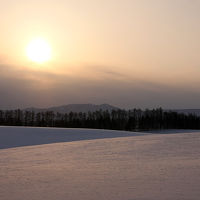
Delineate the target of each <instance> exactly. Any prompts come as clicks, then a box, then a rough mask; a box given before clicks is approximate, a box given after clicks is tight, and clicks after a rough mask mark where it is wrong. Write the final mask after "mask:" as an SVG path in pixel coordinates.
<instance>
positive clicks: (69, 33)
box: [0, 0, 200, 108]
mask: <svg viewBox="0 0 200 200" xmlns="http://www.w3.org/2000/svg"><path fill="white" fill-rule="evenodd" d="M199 11H200V0H117V1H116V0H77V1H76V0H73V1H72V0H65V1H64V0H48V1H47V0H43V1H41V0H40V1H39V0H7V1H3V0H0V19H1V20H0V27H1V29H0V30H1V31H0V94H1V101H0V107H1V108H11V107H12V108H15V107H27V106H39V107H47V106H51V105H60V104H68V103H110V104H114V105H116V106H120V107H123V108H130V107H142V108H144V107H158V106H162V107H165V108H199V107H200V89H199V83H200V79H199V75H200V56H199V52H200V39H199V36H200V12H199ZM37 37H42V38H44V39H45V40H46V41H48V43H49V44H50V45H51V48H52V58H51V60H49V61H48V62H45V63H43V64H37V63H34V62H32V61H31V60H29V59H28V57H27V55H26V48H27V45H28V44H29V43H30V41H31V40H33V39H34V38H37Z"/></svg>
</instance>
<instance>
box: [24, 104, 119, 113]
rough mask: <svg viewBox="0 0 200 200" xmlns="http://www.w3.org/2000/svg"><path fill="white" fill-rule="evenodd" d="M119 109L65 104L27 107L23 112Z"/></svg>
mask: <svg viewBox="0 0 200 200" xmlns="http://www.w3.org/2000/svg"><path fill="white" fill-rule="evenodd" d="M119 109H120V108H118V107H115V106H112V105H109V104H99V105H97V104H67V105H62V106H52V107H48V108H37V107H29V108H25V109H23V110H25V111H34V112H46V111H53V112H59V113H69V112H89V111H90V112H94V111H97V110H103V111H105V110H108V111H111V110H119Z"/></svg>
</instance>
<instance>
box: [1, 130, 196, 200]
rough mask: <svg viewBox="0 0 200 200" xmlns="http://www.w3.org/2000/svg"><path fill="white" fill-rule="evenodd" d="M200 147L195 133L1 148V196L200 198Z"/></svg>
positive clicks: (37, 199)
mask: <svg viewBox="0 0 200 200" xmlns="http://www.w3.org/2000/svg"><path fill="white" fill-rule="evenodd" d="M44 130H45V129H44ZM4 131H6V130H5V129H4ZM29 131H30V132H32V133H31V134H33V130H31V129H26V133H27V134H28V135H29V134H30V133H29ZM48 131H50V129H47V130H46V134H47V132H48ZM79 131H80V130H79ZM102 131H103V130H102ZM16 132H18V133H19V132H20V131H16ZM50 132H51V131H50ZM187 132H188V131H187ZM84 133H85V134H87V130H85V132H84ZM93 133H94V134H96V135H98V134H100V133H98V131H97V132H95V130H94V132H93ZM24 134H25V132H24ZM37 134H39V133H37ZM40 134H42V132H40ZM82 134H83V132H82ZM49 135H50V136H51V137H55V135H52V134H51V133H49ZM9 137H12V134H9ZM8 139H9V138H8ZM26 139H27V138H26ZM46 139H48V137H47V138H46ZM0 141H1V135H0ZM199 146H200V133H199V132H193V133H179V134H173V133H172V134H148V135H143V136H136V137H135V136H130V137H117V138H104V139H93V140H81V141H80V140H79V141H73V142H63V143H52V144H43V145H36V146H26V147H18V148H9V149H0V185H1V187H0V199H3V200H18V199H20V200H27V199H29V200H43V199H48V200H57V199H59V200H66V199H70V200H80V199H82V200H102V199H105V200H122V199H123V200H132V199H136V200H155V199H159V200H175V199H181V200H188V199H190V200H199V196H200V190H199V184H200V176H199V174H200V148H199Z"/></svg>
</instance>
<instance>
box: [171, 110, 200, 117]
mask: <svg viewBox="0 0 200 200" xmlns="http://www.w3.org/2000/svg"><path fill="white" fill-rule="evenodd" d="M167 111H173V112H177V113H183V114H185V115H189V114H194V115H196V116H200V109H172V110H167Z"/></svg>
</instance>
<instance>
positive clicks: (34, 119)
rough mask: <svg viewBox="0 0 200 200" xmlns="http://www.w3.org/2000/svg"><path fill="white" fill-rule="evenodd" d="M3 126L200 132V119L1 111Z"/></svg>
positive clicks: (166, 114) (153, 113)
mask: <svg viewBox="0 0 200 200" xmlns="http://www.w3.org/2000/svg"><path fill="white" fill-rule="evenodd" d="M0 125H5V126H35V127H63V128H96V129H112V130H128V131H141V130H156V129H200V117H199V116H196V115H192V114H190V115H186V114H180V113H177V112H172V111H164V110H163V109H162V108H157V109H151V110H150V109H146V110H141V109H132V110H128V111H127V110H112V111H108V110H106V111H103V110H98V111H95V112H87V113H82V112H79V113H77V112H70V113H65V114H63V113H58V112H56V113H55V112H53V111H46V112H34V111H24V110H20V109H17V110H0Z"/></svg>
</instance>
